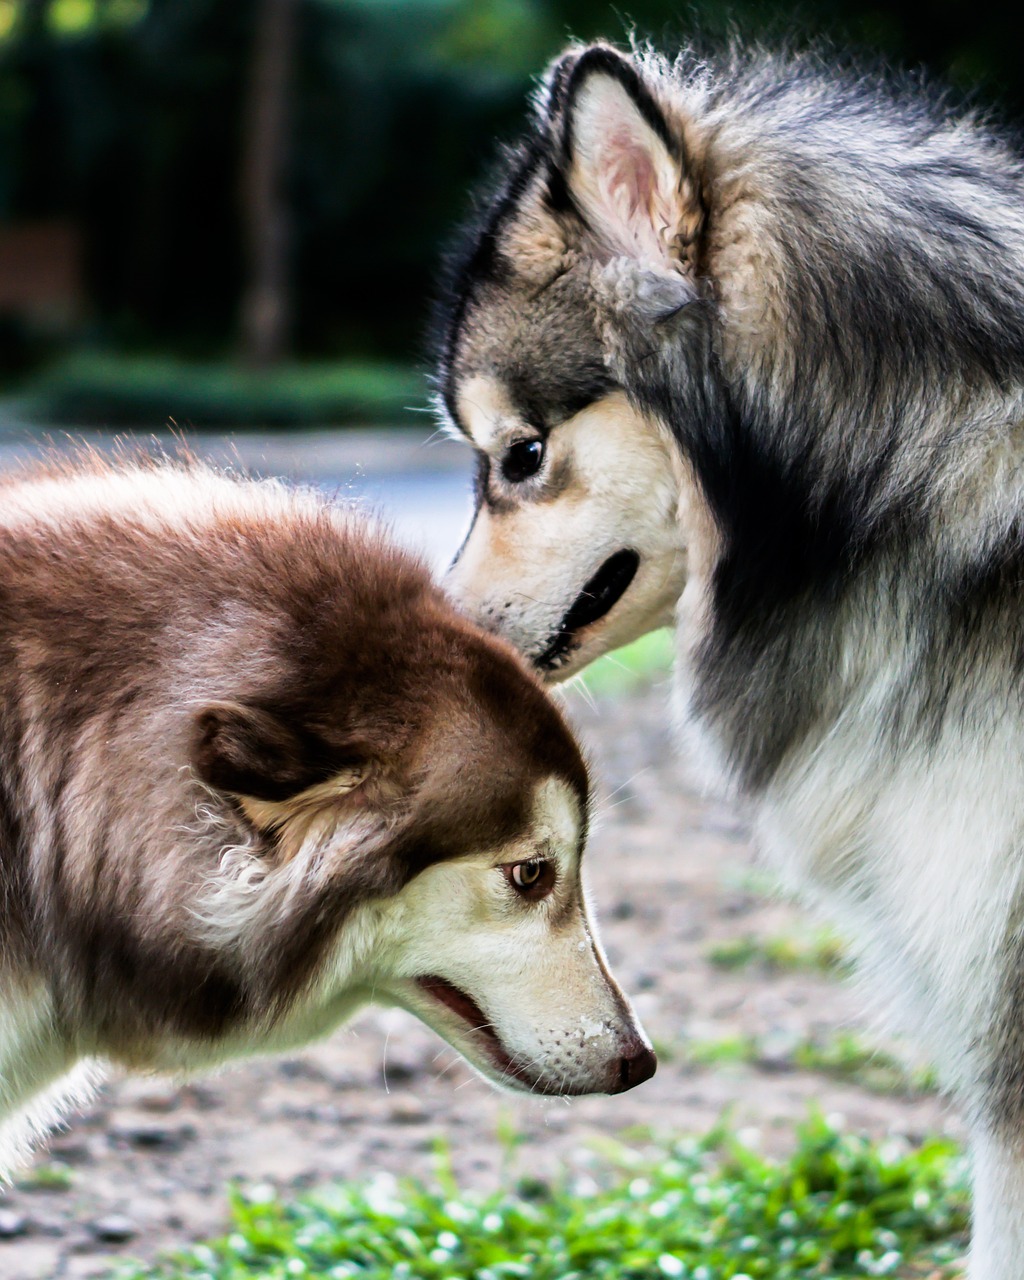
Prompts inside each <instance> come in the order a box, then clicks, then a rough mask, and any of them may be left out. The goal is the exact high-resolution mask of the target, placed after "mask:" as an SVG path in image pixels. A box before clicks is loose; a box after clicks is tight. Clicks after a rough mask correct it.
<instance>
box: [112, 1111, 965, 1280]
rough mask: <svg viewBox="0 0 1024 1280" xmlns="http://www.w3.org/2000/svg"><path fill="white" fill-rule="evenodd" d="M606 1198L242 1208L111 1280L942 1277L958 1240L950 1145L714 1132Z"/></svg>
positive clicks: (330, 1198) (445, 1194)
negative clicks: (220, 1226) (212, 1236)
mask: <svg viewBox="0 0 1024 1280" xmlns="http://www.w3.org/2000/svg"><path fill="white" fill-rule="evenodd" d="M606 1173H607V1174H608V1175H609V1176H608V1181H607V1183H606V1185H605V1186H603V1187H598V1186H595V1184H594V1183H593V1182H592V1181H589V1180H588V1182H587V1183H586V1185H580V1186H575V1187H574V1186H569V1185H566V1186H549V1185H547V1184H544V1183H540V1182H537V1181H536V1180H532V1181H530V1182H529V1183H526V1184H521V1185H520V1186H519V1187H518V1188H517V1190H516V1191H515V1192H514V1193H513V1192H509V1193H504V1194H499V1195H493V1196H487V1197H481V1196H473V1195H471V1194H464V1193H462V1192H460V1191H459V1189H458V1188H457V1187H456V1186H455V1184H454V1182H453V1181H452V1180H451V1178H450V1176H443V1175H442V1177H441V1179H440V1183H439V1185H438V1186H437V1187H434V1188H426V1187H423V1186H421V1185H418V1184H414V1183H411V1182H403V1183H398V1184H395V1183H393V1182H390V1181H377V1182H374V1183H370V1184H368V1185H365V1186H361V1187H351V1186H340V1187H335V1188H333V1189H330V1190H326V1191H322V1192H320V1193H318V1194H316V1195H313V1196H308V1197H303V1198H300V1199H298V1200H295V1201H291V1202H285V1201H282V1200H280V1199H277V1198H276V1197H274V1196H272V1195H271V1194H270V1193H269V1192H266V1191H264V1192H259V1191H251V1192H248V1193H245V1192H238V1193H237V1194H236V1195H235V1197H234V1201H233V1216H234V1223H233V1227H232V1230H231V1232H230V1234H229V1235H228V1236H227V1237H226V1238H224V1239H222V1240H218V1241H215V1242H213V1243H211V1244H208V1245H200V1246H197V1247H194V1248H193V1249H191V1250H189V1251H187V1252H184V1253H182V1254H179V1255H178V1256H177V1257H175V1258H173V1259H170V1260H168V1261H165V1262H163V1263H159V1264H157V1265H155V1266H152V1267H130V1268H128V1269H126V1270H124V1271H121V1272H119V1273H118V1274H119V1276H121V1278H122V1280H129V1277H130V1278H131V1280H143V1278H144V1277H145V1278H146V1280H156V1278H157V1277H159V1278H160V1280H255V1278H256V1277H259V1280H291V1278H293V1277H296V1276H311V1277H312V1276H316V1277H322V1278H324V1280H519V1278H520V1277H521V1278H522V1280H664V1278H665V1277H682V1278H683V1280H742V1278H743V1277H746V1278H748V1280H761V1278H765V1280H767V1278H769V1277H770V1280H797V1278H798V1277H807V1278H810V1277H815V1278H816V1280H839V1278H840V1277H842V1278H843V1280H849V1278H852V1277H857V1276H880V1275H894V1276H899V1275H904V1276H905V1275H907V1274H908V1270H907V1268H910V1267H912V1268H914V1271H913V1274H924V1270H922V1269H923V1268H927V1269H928V1272H929V1274H932V1275H935V1276H940V1275H946V1274H950V1275H951V1274H953V1273H952V1272H951V1271H947V1270H946V1269H945V1268H947V1267H950V1266H952V1265H953V1264H954V1263H955V1261H956V1259H958V1258H959V1256H960V1254H961V1252H962V1249H963V1244H964V1235H965V1232H966V1229H967V1213H968V1210H967V1193H966V1188H965V1181H964V1171H963V1167H962V1164H961V1161H960V1159H959V1158H958V1156H957V1153H956V1151H955V1150H954V1148H953V1147H952V1145H951V1144H949V1143H947V1142H942V1141H933V1142H928V1143H926V1144H924V1145H923V1146H922V1147H920V1148H919V1149H918V1150H915V1151H911V1152H909V1153H908V1152H904V1151H901V1150H898V1149H896V1148H894V1147H893V1145H892V1144H887V1145H879V1144H875V1143H871V1142H868V1141H866V1140H864V1139H862V1138H857V1137H854V1136H852V1135H849V1134H842V1133H840V1132H837V1131H836V1130H835V1129H834V1128H832V1127H831V1126H830V1125H829V1124H828V1123H826V1122H825V1120H823V1119H821V1118H814V1119H812V1120H811V1121H809V1122H808V1123H807V1124H806V1125H805V1126H803V1127H802V1129H801V1130H800V1132H799V1135H798V1143H797V1147H796V1150H795V1151H794V1153H793V1155H792V1156H791V1157H790V1158H789V1159H785V1160H778V1161H776V1160H769V1159H766V1158H764V1157H762V1156H760V1155H758V1154H756V1153H755V1152H754V1151H752V1150H750V1149H749V1148H747V1147H745V1146H742V1145H741V1144H739V1143H738V1142H737V1141H736V1140H735V1139H732V1138H730V1137H728V1136H727V1135H723V1133H721V1132H718V1133H716V1134H713V1135H712V1136H711V1137H710V1138H709V1139H707V1140H705V1141H703V1142H685V1143H678V1144H676V1145H674V1146H672V1147H670V1148H668V1149H667V1150H666V1152H665V1156H664V1158H663V1159H661V1160H659V1161H658V1162H657V1163H656V1164H653V1165H651V1164H640V1163H638V1162H637V1161H636V1160H635V1158H631V1157H629V1156H626V1155H623V1154H621V1153H620V1154H619V1157H618V1159H617V1160H615V1161H613V1162H610V1164H609V1166H608V1168H607V1170H606Z"/></svg>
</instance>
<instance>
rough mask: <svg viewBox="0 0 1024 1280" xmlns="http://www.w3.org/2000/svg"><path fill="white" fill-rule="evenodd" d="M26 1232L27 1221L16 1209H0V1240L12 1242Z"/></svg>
mask: <svg viewBox="0 0 1024 1280" xmlns="http://www.w3.org/2000/svg"><path fill="white" fill-rule="evenodd" d="M26 1231H28V1219H27V1218H26V1217H25V1215H24V1214H23V1213H18V1211H17V1210H16V1209H0V1240H13V1239H14V1238H15V1237H16V1236H23V1235H24V1234H25V1233H26Z"/></svg>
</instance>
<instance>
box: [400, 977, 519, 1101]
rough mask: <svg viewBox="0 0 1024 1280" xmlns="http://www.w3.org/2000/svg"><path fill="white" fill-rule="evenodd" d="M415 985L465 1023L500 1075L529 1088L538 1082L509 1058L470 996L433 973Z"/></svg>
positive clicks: (417, 981)
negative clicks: (480, 1043)
mask: <svg viewBox="0 0 1024 1280" xmlns="http://www.w3.org/2000/svg"><path fill="white" fill-rule="evenodd" d="M416 985H417V986H418V987H419V988H420V990H421V991H425V992H426V993H427V995H429V996H432V997H433V998H434V999H435V1000H437V1001H438V1002H439V1003H441V1004H443V1005H444V1006H445V1007H446V1008H448V1009H450V1010H451V1011H452V1013H454V1014H457V1015H458V1017H459V1018H461V1019H462V1021H463V1022H464V1023H466V1025H467V1026H468V1027H469V1029H470V1032H471V1034H472V1035H473V1036H474V1037H475V1038H476V1039H477V1040H478V1041H480V1042H482V1045H483V1047H484V1049H485V1050H486V1052H487V1057H488V1058H489V1059H490V1062H491V1065H492V1066H493V1067H494V1068H495V1069H496V1070H497V1071H499V1072H500V1073H501V1074H502V1076H504V1077H505V1078H508V1077H512V1078H514V1079H516V1080H519V1081H520V1082H521V1083H522V1084H524V1085H526V1087H527V1088H530V1089H533V1088H535V1087H536V1085H537V1081H536V1080H535V1079H534V1078H533V1077H532V1076H531V1075H529V1074H528V1073H527V1072H526V1071H525V1070H524V1069H523V1068H522V1067H521V1066H520V1065H519V1064H518V1063H517V1062H516V1061H515V1060H514V1059H513V1058H512V1056H511V1054H510V1053H509V1052H508V1050H507V1049H506V1048H505V1046H504V1045H503V1044H502V1043H501V1040H500V1039H499V1038H498V1034H497V1032H496V1031H495V1030H494V1027H493V1025H492V1023H491V1021H490V1019H489V1018H488V1017H487V1015H486V1014H485V1013H484V1011H483V1010H482V1009H481V1008H480V1006H479V1005H478V1004H477V1002H476V1001H475V1000H474V999H473V997H472V996H471V995H468V994H467V993H466V992H465V991H463V990H462V989H461V988H460V987H457V986H456V985H455V984H454V983H453V982H449V981H448V979H447V978H442V977H440V976H439V975H438V974H436V973H429V974H424V975H423V976H422V977H419V978H417V979H416Z"/></svg>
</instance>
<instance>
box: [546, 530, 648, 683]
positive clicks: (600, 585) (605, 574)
mask: <svg viewBox="0 0 1024 1280" xmlns="http://www.w3.org/2000/svg"><path fill="white" fill-rule="evenodd" d="M639 567H640V556H639V555H638V554H637V552H635V551H634V550H632V548H630V547H623V548H622V550H621V551H616V552H614V554H612V555H610V556H609V557H608V558H607V560H605V561H603V562H602V564H601V566H600V568H599V569H598V570H597V572H596V573H595V574H594V575H593V576H592V577H591V578H589V579H588V581H587V582H586V583H585V584H584V586H583V590H582V591H581V592H580V593H579V595H578V596H577V597H576V599H575V600H574V601H573V602H572V604H571V605H570V606H569V608H568V609H567V610H566V613H565V616H564V617H563V618H562V621H561V622H560V623H559V624H558V630H557V631H556V632H555V633H554V635H553V636H552V637H551V639H550V640H549V641H548V643H547V645H546V646H545V648H544V649H543V650H542V652H541V653H540V654H538V655H537V657H536V658H534V660H533V661H534V665H535V666H537V667H540V668H541V669H542V670H545V671H550V670H552V669H553V668H554V667H556V666H558V664H559V662H560V660H561V659H562V658H564V657H565V655H566V654H567V653H568V652H569V651H570V649H571V648H572V642H573V638H574V637H575V636H576V635H577V633H578V632H580V631H582V630H583V629H584V627H590V626H593V624H594V623H595V622H599V621H600V620H601V619H602V618H603V617H605V615H606V614H608V613H610V612H611V610H612V609H613V608H614V607H615V605H617V604H618V602H619V601H620V600H621V599H622V597H623V596H624V595H625V593H626V590H627V588H628V587H629V585H630V583H631V582H632V581H633V579H634V578H635V577H636V571H637V569H639Z"/></svg>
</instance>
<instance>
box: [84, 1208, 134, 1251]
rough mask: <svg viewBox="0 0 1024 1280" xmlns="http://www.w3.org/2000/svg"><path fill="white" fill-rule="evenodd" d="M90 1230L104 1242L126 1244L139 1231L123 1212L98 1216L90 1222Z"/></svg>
mask: <svg viewBox="0 0 1024 1280" xmlns="http://www.w3.org/2000/svg"><path fill="white" fill-rule="evenodd" d="M89 1230H90V1231H91V1232H92V1234H93V1236H94V1237H95V1238H96V1239H97V1240H101V1241H102V1242H103V1243H104V1244H124V1243H125V1241H126V1240H133V1239H134V1238H135V1236H136V1234H137V1232H138V1228H137V1227H136V1225H135V1223H134V1222H132V1220H131V1218H128V1217H125V1215H124V1214H122V1213H110V1214H108V1215H107V1216H106V1217H105V1218H96V1219H95V1220H94V1221H93V1222H90V1223H89Z"/></svg>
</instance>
